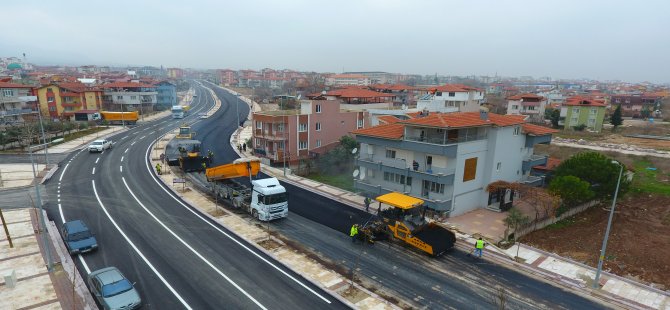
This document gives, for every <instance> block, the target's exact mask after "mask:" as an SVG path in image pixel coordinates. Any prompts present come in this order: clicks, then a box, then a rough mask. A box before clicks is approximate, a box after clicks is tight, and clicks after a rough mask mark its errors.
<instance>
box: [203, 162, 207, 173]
mask: <svg viewBox="0 0 670 310" xmlns="http://www.w3.org/2000/svg"><path fill="white" fill-rule="evenodd" d="M205 170H207V163H206V162H204V161H203V162H202V171H203V172H204V171H205Z"/></svg>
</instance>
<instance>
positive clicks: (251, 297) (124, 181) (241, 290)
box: [121, 177, 267, 310]
mask: <svg viewBox="0 0 670 310" xmlns="http://www.w3.org/2000/svg"><path fill="white" fill-rule="evenodd" d="M121 180H123V184H124V185H125V186H126V189H127V190H128V192H130V195H131V196H133V198H135V201H137V203H138V204H139V205H140V207H142V209H144V211H146V212H147V213H149V215H150V216H151V217H152V218H153V219H154V220H155V221H156V222H158V224H160V225H161V226H163V228H165V230H167V231H168V232H169V233H170V234H171V235H172V236H173V237H175V238H176V239H177V240H179V242H181V244H183V245H184V246H185V247H186V248H188V249H189V250H191V252H193V254H195V255H196V256H198V258H200V259H201V260H202V261H203V262H205V264H207V265H208V266H209V267H210V268H212V269H214V271H216V273H218V274H219V275H220V276H222V277H223V278H224V279H226V281H228V283H230V284H231V285H233V286H234V287H235V288H236V289H237V290H238V291H240V292H242V294H244V295H245V296H247V298H249V299H251V301H253V302H254V303H255V304H256V305H257V306H259V307H260V308H261V309H266V310H267V308H266V307H265V306H263V305H262V304H261V303H260V302H258V301H257V300H256V299H255V298H254V297H253V296H251V295H250V294H249V293H247V291H245V290H244V289H243V288H241V287H240V286H239V285H237V283H235V281H233V280H232V279H231V278H229V277H228V276H227V275H226V274H225V273H223V272H222V271H221V270H219V269H218V268H216V267H215V266H214V264H212V263H211V262H210V261H208V260H207V259H206V258H205V257H204V256H202V254H200V253H199V252H198V251H196V250H195V249H194V248H192V247H191V246H190V245H189V244H188V243H186V241H184V239H182V238H181V237H179V235H177V234H176V233H175V232H174V231H172V229H170V228H169V227H167V225H165V224H164V223H163V222H161V220H159V219H158V218H157V217H156V216H155V215H154V214H153V213H152V212H151V211H149V209H147V207H145V206H144V204H143V203H142V202H141V201H140V200H139V199H138V198H137V196H135V193H134V192H133V191H132V190H131V189H130V186H128V183H126V178H125V177H121Z"/></svg>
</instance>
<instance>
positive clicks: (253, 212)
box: [251, 210, 260, 220]
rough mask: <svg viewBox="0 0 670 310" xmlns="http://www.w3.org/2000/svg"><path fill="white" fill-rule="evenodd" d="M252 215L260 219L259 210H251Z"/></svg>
mask: <svg viewBox="0 0 670 310" xmlns="http://www.w3.org/2000/svg"><path fill="white" fill-rule="evenodd" d="M251 216H253V217H254V218H255V219H257V220H260V219H259V218H258V211H256V210H253V211H251Z"/></svg>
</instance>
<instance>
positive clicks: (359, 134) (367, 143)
mask: <svg viewBox="0 0 670 310" xmlns="http://www.w3.org/2000/svg"><path fill="white" fill-rule="evenodd" d="M554 132H556V131H555V130H553V129H549V128H545V127H542V126H538V125H532V124H527V123H525V121H524V117H521V116H518V115H498V114H493V113H489V112H487V111H480V112H455V113H429V114H427V115H426V114H423V115H419V114H415V115H414V117H412V118H410V119H405V120H400V121H391V122H389V123H387V124H385V125H379V126H375V127H371V128H366V129H359V130H356V131H354V132H353V134H354V135H355V136H356V140H357V141H358V142H360V144H361V147H360V152H359V158H358V159H357V161H356V164H357V166H358V167H359V171H360V174H359V176H358V177H357V178H356V179H355V180H354V181H355V183H354V184H355V186H356V188H357V190H359V191H362V192H365V193H368V194H371V195H379V194H384V193H388V192H393V191H397V192H402V193H406V194H408V195H411V196H414V197H417V198H420V199H422V200H424V201H425V202H426V205H427V206H428V207H429V208H432V209H434V210H436V211H438V212H440V213H443V214H445V215H449V216H455V215H460V214H463V213H465V212H468V211H471V210H474V209H477V208H482V207H488V208H497V205H502V203H505V204H507V203H509V202H510V201H511V200H512V199H513V196H514V195H513V194H511V191H512V189H510V190H509V191H502V192H501V191H496V192H495V193H488V192H487V186H488V185H489V184H491V183H493V182H497V181H506V182H510V183H512V182H520V183H524V184H529V185H539V184H541V183H542V179H541V178H540V177H534V176H531V175H530V170H531V168H532V167H534V166H537V165H543V164H546V161H547V157H546V156H539V155H535V154H534V146H535V145H536V144H538V143H550V142H551V135H552V133H554Z"/></svg>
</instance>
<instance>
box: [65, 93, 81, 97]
mask: <svg viewBox="0 0 670 310" xmlns="http://www.w3.org/2000/svg"><path fill="white" fill-rule="evenodd" d="M80 95H81V94H79V93H73V92H61V93H60V96H61V97H79V96H80Z"/></svg>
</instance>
